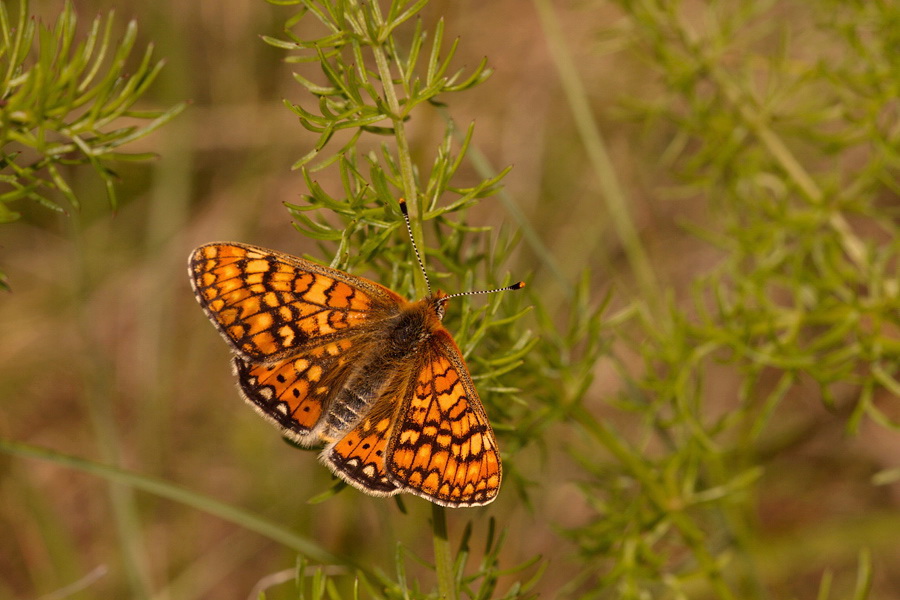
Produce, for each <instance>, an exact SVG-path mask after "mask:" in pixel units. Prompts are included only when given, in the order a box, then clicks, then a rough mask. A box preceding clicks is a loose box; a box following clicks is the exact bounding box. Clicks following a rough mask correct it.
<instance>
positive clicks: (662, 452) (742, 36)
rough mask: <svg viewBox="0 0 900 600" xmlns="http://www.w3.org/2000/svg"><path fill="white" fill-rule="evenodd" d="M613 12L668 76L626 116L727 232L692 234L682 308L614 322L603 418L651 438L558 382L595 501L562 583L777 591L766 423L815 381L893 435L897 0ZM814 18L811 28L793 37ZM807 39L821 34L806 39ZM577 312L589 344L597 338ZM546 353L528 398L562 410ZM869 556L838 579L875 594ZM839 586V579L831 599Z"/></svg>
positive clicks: (899, 358)
mask: <svg viewBox="0 0 900 600" xmlns="http://www.w3.org/2000/svg"><path fill="white" fill-rule="evenodd" d="M536 2H537V3H539V4H545V3H544V2H543V0H536ZM618 4H619V7H620V8H621V10H622V12H623V13H624V14H625V23H627V26H626V27H622V28H621V29H620V30H618V31H612V32H610V34H609V35H610V37H618V38H619V41H620V42H621V43H622V44H623V45H624V46H625V47H635V48H637V49H638V50H639V51H640V52H641V53H642V54H643V57H644V58H645V59H646V60H647V61H649V62H650V63H651V64H654V65H656V67H657V69H658V71H659V73H660V82H659V85H658V89H657V90H656V91H655V93H651V94H647V95H646V98H649V100H647V99H644V100H633V101H632V102H631V105H630V116H633V117H634V118H635V119H636V120H639V121H641V122H643V123H647V124H652V125H653V126H654V127H653V131H659V130H663V131H665V132H666V133H667V134H668V135H669V136H670V137H671V138H672V141H671V142H670V145H669V147H668V149H667V151H666V154H665V155H664V157H665V160H666V166H670V165H671V166H672V167H673V168H675V169H676V170H677V171H678V172H679V173H680V175H681V177H682V178H683V182H682V184H681V187H680V188H679V194H685V193H686V192H693V193H695V194H700V195H703V196H706V197H709V198H711V199H715V200H714V201H712V208H713V212H712V214H714V215H715V216H716V217H717V219H718V221H717V222H716V224H715V225H714V226H711V225H704V226H696V225H691V226H690V227H691V228H692V229H693V230H695V231H696V232H697V234H698V235H699V237H700V238H701V239H703V240H705V241H707V242H709V243H711V244H712V245H713V247H714V248H715V249H716V250H717V251H718V252H719V253H720V260H719V263H718V264H717V265H716V266H715V267H714V268H713V269H711V270H710V271H709V272H708V273H707V274H706V275H705V276H703V277H701V278H699V279H698V280H696V281H695V282H694V285H693V294H692V297H691V298H687V299H681V298H678V299H677V300H676V299H675V298H676V296H675V295H674V294H669V296H668V298H669V300H668V301H666V302H664V303H662V304H661V305H655V304H654V303H653V302H650V299H636V300H634V301H633V302H632V303H631V305H630V306H629V307H628V308H626V309H624V310H622V311H621V312H619V313H617V314H616V315H615V316H614V317H613V318H612V319H611V320H610V321H609V322H607V324H606V325H607V326H609V327H610V329H608V330H607V331H606V336H607V337H608V336H612V337H613V338H614V339H616V340H617V341H618V342H619V345H620V348H619V349H617V350H616V352H615V353H614V354H613V356H612V357H611V358H612V359H613V360H614V361H615V364H617V365H618V368H619V372H620V375H621V378H622V381H623V383H624V385H623V389H622V391H621V392H620V393H619V394H618V395H617V397H616V398H615V400H614V401H613V402H612V406H611V407H610V409H611V410H616V411H620V412H622V414H623V415H631V416H632V421H635V422H636V423H635V424H637V423H640V426H639V427H636V428H631V429H629V430H626V431H628V433H623V432H619V431H617V430H616V429H614V428H613V427H612V426H610V425H609V424H607V423H605V422H604V421H602V420H600V419H598V418H597V416H596V415H595V414H594V412H593V410H592V409H590V407H589V406H588V405H587V404H586V403H584V402H582V401H581V398H583V397H584V395H583V394H579V393H578V391H579V390H581V389H582V385H579V383H578V382H579V381H580V379H579V378H578V377H577V372H576V373H573V374H571V375H566V379H567V378H569V377H572V379H573V382H574V384H575V385H573V386H572V388H573V389H572V391H569V392H567V393H566V394H565V396H566V397H567V398H568V399H567V400H566V401H564V403H565V404H569V402H572V405H571V408H570V409H569V411H568V416H569V417H570V418H571V420H572V422H574V423H578V424H579V425H580V426H581V427H582V429H583V430H584V432H585V434H586V440H585V441H584V443H583V445H577V446H575V447H573V457H574V458H575V460H576V461H577V462H578V464H579V465H581V468H582V469H583V471H584V475H585V478H584V481H583V483H582V489H583V493H584V497H585V500H586V501H587V502H588V504H589V505H590V506H591V507H592V508H593V510H594V516H593V518H591V519H590V520H589V522H587V523H586V524H584V525H583V526H581V527H579V528H577V529H572V530H570V531H569V533H568V535H569V536H570V538H571V539H572V540H573V541H574V542H575V543H576V544H577V546H578V547H579V549H580V552H581V555H582V558H583V561H584V565H585V569H584V572H583V575H582V577H581V578H578V579H577V580H575V581H573V582H572V584H571V587H570V590H569V591H570V592H571V593H573V594H584V595H585V596H586V597H617V598H643V597H648V596H653V597H674V598H679V597H715V598H722V599H729V598H764V597H767V596H766V591H765V590H766V589H767V583H768V582H766V581H765V580H764V579H763V578H761V576H760V572H759V570H758V564H759V562H760V561H764V560H765V559H766V549H765V548H761V547H760V546H759V541H758V540H756V539H754V536H756V535H758V534H757V533H756V532H754V531H753V526H752V524H751V523H752V514H753V505H752V501H753V499H754V498H755V492H756V491H757V489H758V486H759V485H760V481H761V478H762V477H763V475H764V472H765V471H764V469H765V466H766V465H765V461H764V457H765V456H766V455H768V454H769V453H770V452H772V451H774V450H775V449H776V447H772V445H773V444H777V443H778V442H777V441H776V439H777V435H785V434H784V432H779V433H777V434H774V436H773V433H772V429H774V428H773V416H774V415H776V414H778V413H779V411H781V410H786V409H787V407H785V406H784V405H785V403H787V402H790V401H791V397H792V395H793V394H796V393H797V392H798V391H799V390H801V389H802V386H804V385H808V384H809V383H810V382H812V383H813V384H815V386H816V389H817V391H818V393H819V394H820V396H821V398H822V401H823V403H824V404H825V405H826V406H827V407H828V408H829V409H831V410H834V411H836V412H838V411H839V412H838V414H840V415H845V417H843V418H845V419H846V428H847V430H848V431H849V432H851V433H853V432H856V431H857V430H858V427H859V425H860V422H861V420H862V419H863V418H869V419H871V420H872V421H873V422H874V423H877V424H879V425H881V426H884V427H886V428H888V429H890V430H892V431H897V429H898V423H897V421H896V420H892V419H891V418H890V417H888V413H887V411H884V410H882V409H881V408H879V406H878V404H877V403H876V402H875V400H874V399H875V398H876V397H877V396H878V395H881V396H883V397H885V396H886V397H891V396H893V397H896V396H898V395H900V382H898V379H897V375H896V374H897V373H898V372H900V339H898V334H897V332H898V331H900V310H898V307H900V287H898V265H900V256H898V250H900V242H898V240H900V237H898V235H897V234H898V231H897V226H896V210H895V209H894V208H892V207H891V206H890V204H889V203H888V202H886V201H885V198H886V197H889V196H890V195H891V194H896V191H897V190H898V189H900V185H898V183H900V182H898V179H897V165H898V164H900V162H898V160H897V159H898V158H900V155H898V148H900V143H898V142H900V127H897V118H896V116H897V113H896V99H897V97H898V92H900V87H898V85H900V83H898V82H900V62H898V61H897V60H896V57H897V53H896V49H897V36H896V31H897V30H896V24H897V23H898V22H900V8H898V7H897V6H896V5H894V4H891V3H864V4H859V3H850V4H847V3H837V2H830V3H827V4H828V6H827V8H826V7H822V6H819V7H818V8H813V7H811V6H810V7H803V8H799V7H795V9H796V10H798V11H800V12H804V13H805V12H806V11H810V13H812V14H804V17H806V18H797V19H787V20H784V21H783V22H782V23H780V25H778V26H777V27H776V25H775V24H774V23H773V20H772V18H771V14H769V12H768V11H769V10H770V9H771V5H770V3H756V2H738V3H726V2H714V3H711V5H710V6H709V7H707V9H706V10H707V12H706V13H704V14H705V16H706V17H708V20H705V21H696V20H694V21H692V20H691V19H690V17H689V16H688V14H687V12H688V11H687V9H686V8H685V9H682V7H681V6H680V5H679V4H678V3H658V2H654V1H646V2H644V1H641V2H619V3H618ZM713 15H714V16H715V18H713ZM804 23H809V24H811V25H812V27H810V29H809V30H806V31H796V29H797V28H799V26H800V25H799V24H804ZM779 28H780V29H781V31H778V29H779ZM801 35H802V36H806V37H808V38H811V39H815V40H816V42H815V43H814V44H805V45H803V47H802V48H801V47H800V46H799V45H798V44H795V43H794V42H793V40H794V39H796V38H797V37H800V36H801ZM777 37H780V40H779V42H780V44H779V45H774V44H772V43H771V41H770V40H771V38H777ZM767 44H768V45H767ZM773 47H775V48H777V50H776V51H775V52H771V48H773ZM811 48H815V49H825V51H821V50H818V51H811V50H810V49H811ZM726 56H727V57H729V59H730V64H729V66H728V67H727V68H726V67H725V64H724V59H725V57H726ZM760 73H763V74H764V77H761V76H760ZM851 155H852V156H854V157H855V158H854V159H853V160H849V159H848V157H849V156H851ZM573 314H574V311H573ZM573 320H574V321H575V325H574V329H575V330H582V331H584V332H585V335H584V336H583V337H581V339H583V340H585V342H587V340H588V339H590V338H591V337H592V336H594V335H597V334H596V332H593V333H587V332H588V331H590V330H591V322H590V321H589V320H585V319H584V318H583V317H582V318H581V319H579V318H578V317H573ZM577 337H579V336H572V335H568V336H563V337H562V338H561V340H562V341H564V342H565V340H572V339H574V338H577ZM597 343H598V342H597V341H596V340H595V342H594V344H597ZM563 345H564V347H570V346H569V345H568V344H566V343H564V344H563ZM608 345H609V346H610V347H612V344H611V341H610V343H609V344H608ZM585 352H586V353H588V354H590V352H591V347H590V346H588V347H587V348H585ZM560 355H562V356H565V354H564V353H563V352H560ZM629 355H630V356H636V357H639V359H640V361H641V363H640V367H639V368H634V367H629V366H627V365H628V364H629V359H628V356H629ZM533 358H534V360H533V361H531V360H529V364H528V366H527V367H526V368H525V369H523V372H525V373H531V374H534V375H533V377H532V378H531V379H530V380H529V381H528V382H527V384H529V388H528V389H530V390H532V391H533V395H532V399H534V400H536V401H538V402H540V403H541V404H544V405H545V406H547V407H548V408H545V409H544V410H550V409H551V408H556V407H557V402H558V401H557V399H556V398H555V397H554V396H553V394H554V393H555V392H556V391H557V390H558V389H559V386H558V385H555V384H554V385H551V384H549V381H550V375H551V370H552V372H553V373H556V374H558V373H560V372H562V373H570V371H568V370H566V369H565V367H564V366H561V365H554V364H551V363H548V362H547V361H546V360H545V359H546V356H540V357H537V356H535V357H533ZM723 365H724V366H730V367H732V368H733V369H734V370H735V373H736V374H737V375H738V376H739V379H740V381H741V388H740V390H739V391H738V393H737V394H736V396H735V398H733V399H731V400H728V399H721V398H711V397H709V391H708V387H709V384H710V383H711V382H712V380H713V377H714V369H721V368H723ZM542 368H543V369H546V370H545V371H544V373H543V374H542V373H541V369H542ZM564 380H565V379H564ZM541 382H544V383H545V385H544V386H543V387H542V386H541ZM787 435H788V436H789V437H795V436H798V435H800V436H802V435H804V432H803V431H802V430H801V431H795V432H789V433H788V434H787ZM598 456H608V458H607V459H605V460H598ZM886 480H890V477H886ZM797 543H798V544H802V543H803V542H802V540H799V539H798V540H797ZM856 552H857V553H858V556H859V571H858V576H857V580H856V583H855V584H849V585H847V586H844V587H845V588H852V590H853V591H852V596H853V597H854V598H865V597H867V595H868V591H869V587H870V585H871V577H872V573H871V559H870V554H869V552H868V550H867V549H866V548H865V547H858V548H857V549H856ZM831 584H832V578H831V575H830V572H827V571H826V573H825V575H824V576H823V577H822V580H821V586H820V590H819V597H820V598H828V597H831V596H830V594H831ZM849 591H850V590H849V589H848V592H849Z"/></svg>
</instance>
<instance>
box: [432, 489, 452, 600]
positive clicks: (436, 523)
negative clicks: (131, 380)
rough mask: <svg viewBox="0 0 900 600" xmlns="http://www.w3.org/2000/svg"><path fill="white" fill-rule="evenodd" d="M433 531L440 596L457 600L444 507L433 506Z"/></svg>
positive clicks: (443, 598) (449, 599)
mask: <svg viewBox="0 0 900 600" xmlns="http://www.w3.org/2000/svg"><path fill="white" fill-rule="evenodd" d="M431 529H432V537H433V538H434V566H435V571H436V572H437V579H438V594H439V595H440V597H441V598H442V600H456V599H457V595H456V585H454V582H453V554H452V553H451V552H450V540H449V538H448V536H447V514H446V511H445V509H444V507H443V506H438V505H437V504H434V503H432V504H431Z"/></svg>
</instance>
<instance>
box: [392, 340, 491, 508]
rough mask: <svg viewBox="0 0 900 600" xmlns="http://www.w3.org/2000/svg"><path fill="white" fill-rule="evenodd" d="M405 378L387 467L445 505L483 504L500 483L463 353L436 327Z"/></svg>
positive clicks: (407, 484)
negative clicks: (406, 385) (411, 376)
mask: <svg viewBox="0 0 900 600" xmlns="http://www.w3.org/2000/svg"><path fill="white" fill-rule="evenodd" d="M418 364H419V367H418V369H417V370H416V375H415V378H414V379H412V380H411V381H410V382H409V384H410V385H409V388H408V390H407V392H406V394H405V398H404V402H403V404H402V405H401V406H400V408H399V410H398V414H397V419H396V423H395V425H394V429H393V431H392V433H391V439H390V443H389V446H388V451H387V457H386V470H387V472H388V473H389V474H390V476H391V479H392V480H393V481H394V482H395V483H396V484H397V485H399V486H402V487H403V488H405V489H406V490H407V491H410V492H412V493H414V494H417V495H420V496H423V497H425V498H428V499H429V500H431V501H432V502H436V503H438V504H443V505H446V506H477V505H480V504H487V503H488V502H490V501H491V500H493V499H494V497H495V496H496V495H497V491H498V490H499V488H500V479H501V467H500V455H499V452H498V450H497V443H496V441H495V439H494V433H493V431H492V430H491V426H490V423H489V422H488V419H487V415H486V414H485V411H484V407H483V406H482V404H481V400H480V399H479V398H478V393H477V392H476V391H475V386H474V385H473V384H472V380H471V378H470V377H469V372H468V370H467V369H466V366H465V363H464V362H463V358H462V354H461V353H460V351H459V348H457V346H456V344H455V343H454V342H453V339H452V338H451V337H450V334H449V333H447V331H446V330H445V329H443V328H440V329H437V330H436V331H434V332H433V334H432V336H431V337H430V338H429V340H428V343H427V344H426V346H425V351H424V352H423V353H422V356H421V358H420V360H419V363H418Z"/></svg>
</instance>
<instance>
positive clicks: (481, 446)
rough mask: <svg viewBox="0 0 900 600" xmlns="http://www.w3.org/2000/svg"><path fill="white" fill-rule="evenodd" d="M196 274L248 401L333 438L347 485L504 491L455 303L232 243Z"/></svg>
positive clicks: (195, 262) (452, 501) (297, 427)
mask: <svg viewBox="0 0 900 600" xmlns="http://www.w3.org/2000/svg"><path fill="white" fill-rule="evenodd" d="M400 206H401V208H402V210H403V214H404V217H405V218H406V220H407V229H409V217H408V215H407V209H406V204H405V202H403V201H402V200H401V201H400ZM410 239H412V233H411V232H410ZM413 248H414V249H415V245H413ZM416 257H417V258H418V259H419V264H420V265H421V264H422V261H421V258H420V257H419V253H418V249H416ZM188 270H189V273H190V277H191V284H192V286H193V288H194V293H195V294H196V296H197V301H198V302H200V305H201V306H202V307H203V310H204V311H206V314H207V316H208V317H209V318H210V320H211V321H212V322H213V324H214V325H215V326H216V327H217V328H218V330H219V332H220V333H221V334H222V336H223V337H224V338H225V340H226V341H227V342H228V343H229V345H230V346H231V348H232V350H233V351H234V353H235V357H234V371H235V373H236V374H237V376H238V382H239V386H240V390H241V393H242V394H243V396H244V398H245V399H246V400H247V402H249V403H250V404H251V405H253V407H254V408H256V410H257V411H258V412H259V413H260V414H262V415H263V417H265V418H266V419H267V420H268V421H270V422H272V423H273V424H275V425H276V426H277V427H279V428H280V429H281V430H282V432H283V433H284V434H285V435H286V436H287V437H289V438H291V439H293V440H295V441H296V442H298V443H300V444H302V445H305V446H311V445H315V444H317V443H319V442H325V449H324V450H323V451H322V454H321V460H322V461H323V462H324V463H325V464H327V465H328V466H329V467H330V468H331V469H332V471H334V473H335V474H337V475H338V477H340V478H341V479H343V480H344V481H346V482H348V483H350V484H351V485H353V486H355V487H357V488H359V489H360V490H362V491H364V492H366V493H368V494H372V495H374V496H392V495H394V494H397V493H399V492H409V493H411V494H416V495H418V496H421V497H423V498H426V499H428V500H430V501H432V502H434V503H437V504H441V505H443V506H453V507H457V506H479V505H482V504H487V503H489V502H491V501H492V500H493V499H494V498H495V497H496V496H497V491H498V490H499V489H500V479H501V467H500V454H499V452H498V450H497V442H496V440H495V439H494V433H493V431H491V426H490V423H488V418H487V414H485V411H484V407H483V406H482V404H481V401H480V400H479V398H478V393H477V392H476V391H475V386H474V385H473V384H472V378H471V377H470V375H469V371H468V369H467V368H466V365H465V362H464V361H463V357H462V353H461V352H460V350H459V348H458V347H457V346H456V344H455V343H454V341H453V338H452V337H451V336H450V333H449V332H448V331H447V330H446V329H445V328H444V327H443V325H442V324H441V319H442V318H443V316H444V307H445V305H446V302H447V300H448V299H449V298H450V297H451V296H448V295H447V294H445V293H444V292H441V291H438V292H436V293H434V294H430V295H429V296H427V297H426V298H423V299H422V300H419V301H418V302H409V301H407V300H405V299H404V298H402V297H401V296H400V295H398V294H396V293H395V292H393V291H391V290H389V289H387V288H386V287H383V286H381V285H379V284H377V283H375V282H373V281H369V280H368V279H364V278H362V277H357V276H355V275H350V274H349V273H345V272H344V271H339V270H337V269H332V268H329V267H325V266H322V265H319V264H316V263H314V262H310V261H308V260H304V259H302V258H297V257H294V256H290V255H287V254H283V253H281V252H276V251H274V250H266V249H264V248H258V247H256V246H250V245H247V244H239V243H229V242H224V243H212V244H206V245H203V246H200V247H199V248H197V249H196V250H194V252H193V253H191V256H190V261H189V268H188ZM423 272H424V268H423ZM426 279H427V278H426ZM524 285H525V284H524V283H523V282H519V283H517V284H515V285H512V286H509V287H508V288H503V289H519V288H521V287H523V286H524ZM457 295H462V294H457Z"/></svg>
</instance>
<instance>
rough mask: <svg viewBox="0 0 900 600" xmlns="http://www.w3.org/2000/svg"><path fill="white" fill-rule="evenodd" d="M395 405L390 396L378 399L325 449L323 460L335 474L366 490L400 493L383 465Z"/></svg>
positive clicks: (387, 494)
mask: <svg viewBox="0 0 900 600" xmlns="http://www.w3.org/2000/svg"><path fill="white" fill-rule="evenodd" d="M396 408H397V403H396V402H395V401H394V400H393V399H392V398H390V397H386V396H383V397H382V398H379V400H378V401H376V403H375V405H374V406H372V408H371V410H369V412H368V413H367V414H366V415H365V416H364V417H363V418H362V419H361V420H360V422H359V423H357V425H356V426H355V427H354V428H353V429H352V430H351V431H350V432H348V433H347V434H346V435H344V436H343V437H342V438H341V439H339V440H337V441H336V442H334V443H333V444H330V445H328V446H327V447H326V448H325V450H324V451H323V452H322V461H323V462H324V463H325V464H327V465H328V466H329V467H331V470H332V471H334V472H335V474H337V475H338V477H340V478H341V479H343V480H344V481H346V482H347V483H349V484H351V485H352V486H354V487H356V488H359V489H361V490H363V491H365V492H366V493H369V494H373V495H376V496H393V495H394V494H396V493H397V492H399V491H400V488H399V487H398V486H397V485H396V484H395V483H393V482H392V481H391V479H390V478H389V477H388V474H387V471H386V470H385V466H384V456H385V452H386V451H387V445H388V436H389V435H390V433H391V429H392V426H393V421H394V413H395V412H396Z"/></svg>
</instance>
